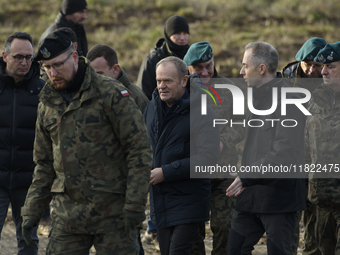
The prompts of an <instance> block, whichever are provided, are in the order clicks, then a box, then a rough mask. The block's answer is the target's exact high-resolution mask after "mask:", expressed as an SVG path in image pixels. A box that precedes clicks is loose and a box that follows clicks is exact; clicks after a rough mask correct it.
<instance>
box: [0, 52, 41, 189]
mask: <svg viewBox="0 0 340 255" xmlns="http://www.w3.org/2000/svg"><path fill="white" fill-rule="evenodd" d="M5 69H6V63H5V62H4V61H3V59H2V57H1V58H0V108H1V111H0V187H2V188H6V189H9V190H12V189H15V188H28V187H29V186H30V184H31V182H32V174H33V170H34V167H35V164H34V163H33V142H34V135H35V122H36V119H37V107H38V103H39V98H38V94H39V92H40V90H41V89H42V87H43V86H44V84H45V82H44V81H43V80H41V79H39V70H40V67H39V64H38V63H36V62H33V63H32V66H31V69H30V71H29V72H28V73H27V74H26V76H25V77H24V79H23V80H22V82H21V85H20V86H16V84H15V81H14V79H13V78H12V77H10V76H8V75H6V73H5Z"/></svg>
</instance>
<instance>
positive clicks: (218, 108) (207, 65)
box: [183, 42, 244, 255]
mask: <svg viewBox="0 0 340 255" xmlns="http://www.w3.org/2000/svg"><path fill="white" fill-rule="evenodd" d="M183 61H184V62H186V64H187V65H188V70H189V73H190V74H194V73H195V74H197V75H198V76H199V77H200V78H201V79H202V81H203V83H205V84H208V85H209V86H211V87H214V84H233V82H232V81H231V80H229V79H226V78H225V77H223V76H221V75H218V73H217V71H216V69H215V65H214V57H213V50H212V48H211V46H210V44H209V43H208V42H198V43H194V44H193V45H191V46H190V48H189V50H188V52H187V54H186V55H185V57H184V59H183ZM202 88H204V89H208V88H207V87H205V85H204V84H202ZM216 90H217V91H218V94H219V95H220V98H221V101H222V105H214V104H213V103H211V104H210V106H211V107H212V108H213V110H214V111H215V112H216V114H217V117H218V118H219V119H227V120H228V121H229V120H230V119H233V121H238V119H240V117H237V118H236V117H233V115H232V112H233V108H232V105H233V98H232V95H231V93H230V91H229V90H228V89H216ZM220 134H221V137H220V152H221V154H220V157H219V161H218V164H219V165H220V166H228V165H232V166H236V165H237V162H238V154H237V151H236V148H235V145H236V144H237V143H239V142H241V141H242V140H243V137H244V128H243V127H242V125H235V126H233V127H230V126H229V125H223V126H220ZM226 177H228V176H226ZM232 182H233V179H229V178H212V179H211V213H210V228H211V231H212V232H213V250H212V252H211V254H213V255H216V254H224V253H225V251H226V246H227V242H228V235H229V231H230V227H231V218H232V215H233V212H234V208H235V202H236V198H235V197H227V196H226V195H225V190H226V188H227V187H228V186H229V185H230V184H231V183H232ZM204 238H205V225H204V224H203V225H201V226H200V229H199V233H198V236H197V239H196V242H195V243H194V246H193V249H192V252H191V254H192V255H193V254H205V248H204V242H203V240H204Z"/></svg>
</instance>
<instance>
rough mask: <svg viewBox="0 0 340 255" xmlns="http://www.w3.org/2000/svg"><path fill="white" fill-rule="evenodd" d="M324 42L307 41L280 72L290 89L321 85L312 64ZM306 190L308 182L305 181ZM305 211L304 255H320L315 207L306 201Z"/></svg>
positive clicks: (297, 230)
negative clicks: (315, 234)
mask: <svg viewBox="0 0 340 255" xmlns="http://www.w3.org/2000/svg"><path fill="white" fill-rule="evenodd" d="M326 44H327V43H326V41H325V40H324V39H322V38H319V37H313V38H310V39H308V40H307V41H306V42H305V43H304V44H303V45H302V47H301V48H300V50H299V51H298V52H297V53H296V55H295V59H296V60H297V61H295V62H292V63H289V64H288V65H286V66H285V67H284V68H283V70H282V76H283V77H285V82H286V84H287V85H289V86H291V87H301V88H305V89H308V90H309V91H310V92H311V93H312V92H313V91H314V90H315V88H316V87H317V86H319V85H320V84H321V83H322V79H319V78H321V77H322V75H321V70H322V65H321V63H318V62H314V58H315V57H316V54H317V53H318V52H319V51H320V50H321V49H322V48H323V47H324V46H325V45H326ZM306 189H308V181H307V180H306ZM307 205H308V207H307V210H305V211H304V213H303V223H304V226H305V234H304V251H303V252H304V254H305V255H314V254H320V252H319V250H318V248H317V245H316V243H315V239H314V228H315V213H316V212H315V206H313V205H312V204H311V203H310V201H308V200H307ZM301 217H302V212H300V211H299V212H297V214H296V223H295V231H294V236H293V243H292V251H291V253H290V255H296V254H297V249H298V246H299V241H300V224H299V223H300V220H301Z"/></svg>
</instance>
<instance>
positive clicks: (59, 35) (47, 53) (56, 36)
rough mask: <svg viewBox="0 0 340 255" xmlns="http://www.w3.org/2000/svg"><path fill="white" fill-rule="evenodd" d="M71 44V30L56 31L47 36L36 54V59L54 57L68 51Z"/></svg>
mask: <svg viewBox="0 0 340 255" xmlns="http://www.w3.org/2000/svg"><path fill="white" fill-rule="evenodd" d="M71 46H72V41H71V34H70V32H69V31H67V30H58V31H54V32H52V33H50V34H48V35H47V36H46V37H45V39H44V40H43V42H42V44H41V46H40V47H39V49H38V52H37V53H36V54H35V55H34V59H35V60H36V61H39V60H50V59H53V58H55V57H58V56H59V55H60V54H63V53H64V52H66V51H67V50H68V49H70V48H71Z"/></svg>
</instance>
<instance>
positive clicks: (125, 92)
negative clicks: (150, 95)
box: [120, 90, 129, 97]
mask: <svg viewBox="0 0 340 255" xmlns="http://www.w3.org/2000/svg"><path fill="white" fill-rule="evenodd" d="M120 93H122V96H123V97H127V96H128V95H129V92H128V91H127V90H123V91H121V92H120Z"/></svg>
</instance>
